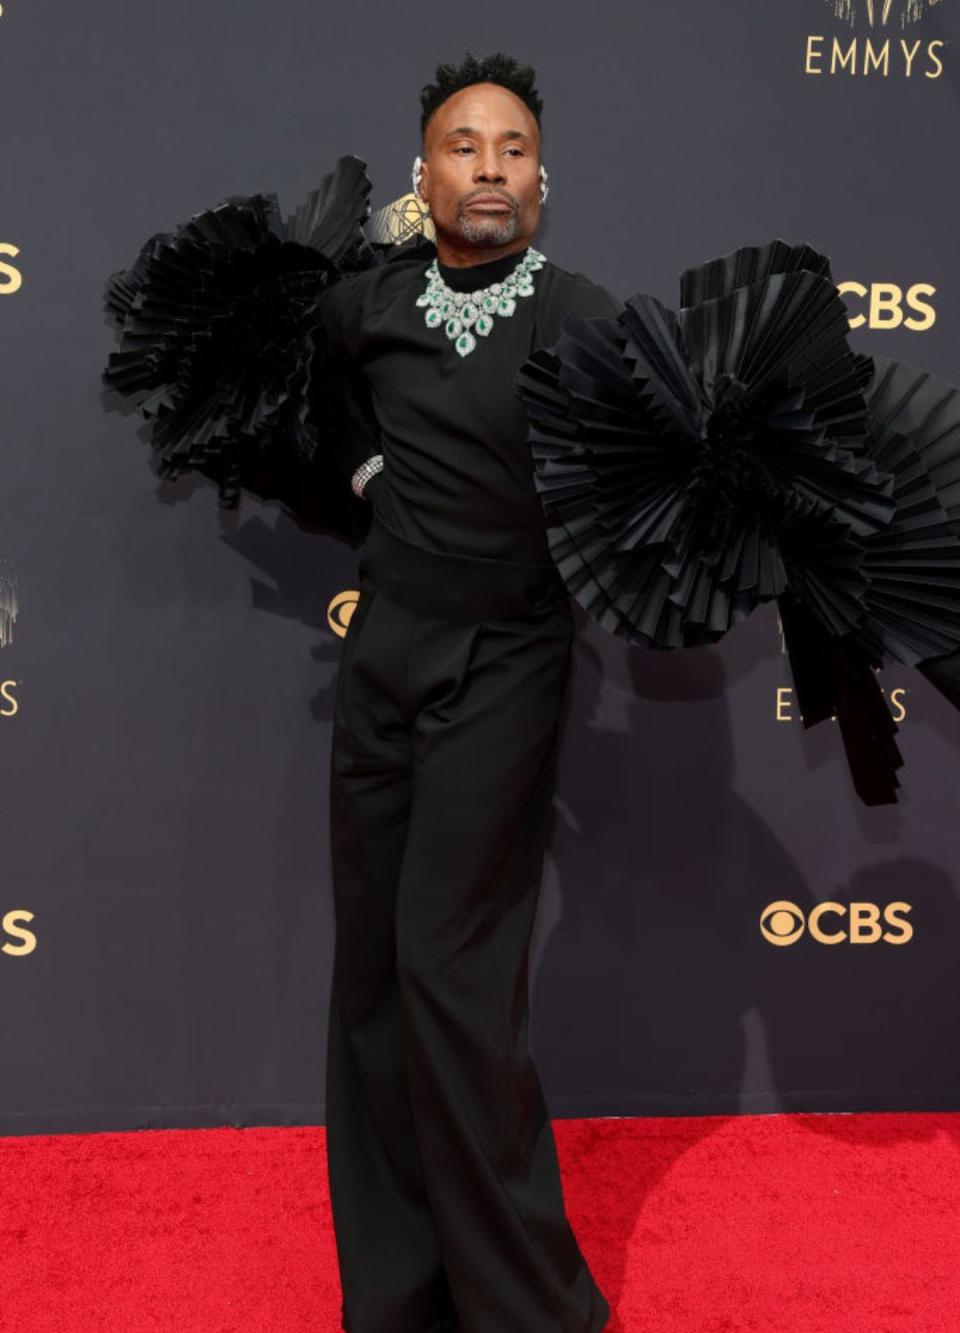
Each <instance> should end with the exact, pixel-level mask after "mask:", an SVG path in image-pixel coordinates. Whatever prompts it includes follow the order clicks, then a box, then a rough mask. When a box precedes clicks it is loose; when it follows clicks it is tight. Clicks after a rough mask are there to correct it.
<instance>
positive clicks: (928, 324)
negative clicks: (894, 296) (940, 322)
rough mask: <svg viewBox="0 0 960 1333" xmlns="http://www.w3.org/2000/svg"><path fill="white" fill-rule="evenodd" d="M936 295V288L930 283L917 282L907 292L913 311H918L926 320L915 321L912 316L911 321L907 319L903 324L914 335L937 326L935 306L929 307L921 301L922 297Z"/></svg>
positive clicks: (909, 304)
mask: <svg viewBox="0 0 960 1333" xmlns="http://www.w3.org/2000/svg"><path fill="white" fill-rule="evenodd" d="M936 294H937V289H936V287H931V285H930V283H929V282H915V283H914V284H913V286H912V287H911V288H910V289H909V291H908V292H907V305H908V306H909V307H910V309H911V310H916V311H917V312H918V314H921V315H925V316H926V318H925V319H914V318H913V317H912V316H911V317H910V318H909V319H905V320H904V321H903V322H904V324H906V326H907V328H908V329H912V330H913V331H914V333H923V332H924V331H925V330H926V329H930V328H932V327H933V326H934V324H936V322H937V312H936V310H934V308H933V306H932V305H929V304H928V303H927V302H926V301H921V300H920V299H919V298H920V297H921V296H936Z"/></svg>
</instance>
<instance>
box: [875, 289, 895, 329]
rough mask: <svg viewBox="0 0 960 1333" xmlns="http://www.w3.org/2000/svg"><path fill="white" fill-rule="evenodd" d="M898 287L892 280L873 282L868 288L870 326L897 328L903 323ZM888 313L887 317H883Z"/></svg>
mask: <svg viewBox="0 0 960 1333" xmlns="http://www.w3.org/2000/svg"><path fill="white" fill-rule="evenodd" d="M900 297H901V292H900V288H899V287H898V286H897V285H896V283H893V282H875V283H874V284H873V287H872V288H871V289H870V327H871V328H872V329H897V328H899V327H900V325H901V324H902V323H903V310H902V309H901V306H900ZM885 315H889V318H885V317H884V316H885Z"/></svg>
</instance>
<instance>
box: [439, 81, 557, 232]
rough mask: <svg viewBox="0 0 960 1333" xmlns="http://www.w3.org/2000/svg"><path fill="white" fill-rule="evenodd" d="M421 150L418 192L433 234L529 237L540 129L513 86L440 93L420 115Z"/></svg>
mask: <svg viewBox="0 0 960 1333" xmlns="http://www.w3.org/2000/svg"><path fill="white" fill-rule="evenodd" d="M423 156H424V164H423V175H422V177H421V181H420V192H421V194H422V196H423V198H424V199H425V200H426V202H427V203H428V204H429V206H430V217H431V219H432V221H433V225H434V227H435V228H436V231H437V237H438V240H441V241H445V242H446V243H447V244H448V245H450V246H453V247H456V248H463V247H464V246H468V247H470V246H477V247H483V248H492V247H494V246H503V245H508V244H510V243H511V242H524V241H525V242H529V240H530V238H531V237H532V236H533V235H534V233H535V232H536V230H537V226H538V224H539V221H540V177H539V171H540V131H539V129H538V127H537V122H536V119H535V118H534V116H533V113H532V112H531V111H530V109H529V108H528V107H527V106H526V105H525V103H524V102H522V101H521V100H520V98H519V97H517V96H516V94H515V93H512V92H510V90H509V89H508V88H502V87H501V86H500V85H499V84H496V83H475V84H472V85H471V86H470V87H469V88H462V89H461V90H460V91H459V92H457V93H454V94H453V95H452V96H451V97H448V98H447V100H446V101H445V102H443V103H442V104H441V105H440V106H439V107H438V108H437V110H436V111H435V112H434V113H433V115H432V116H431V117H430V120H429V121H428V122H427V128H426V132H425V134H424V153H423ZM491 196H493V198H491ZM515 248H518V249H519V248H520V247H519V245H517V246H515Z"/></svg>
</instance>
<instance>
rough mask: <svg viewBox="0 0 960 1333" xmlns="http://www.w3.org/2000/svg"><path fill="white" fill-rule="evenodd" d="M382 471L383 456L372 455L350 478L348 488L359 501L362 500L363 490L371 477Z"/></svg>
mask: <svg viewBox="0 0 960 1333" xmlns="http://www.w3.org/2000/svg"><path fill="white" fill-rule="evenodd" d="M382 471H383V454H374V455H373V456H372V457H371V458H368V459H367V460H366V461H365V462H363V463H361V464H360V466H359V467H358V468H357V470H356V472H354V474H353V476H352V477H351V478H350V488H351V490H352V491H353V493H354V495H356V496H357V497H358V498H359V499H363V488H364V486H366V484H367V482H368V481H369V480H370V478H371V477H375V476H376V474H377V473H378V472H382Z"/></svg>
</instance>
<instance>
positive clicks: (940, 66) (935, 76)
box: [924, 40, 946, 79]
mask: <svg viewBox="0 0 960 1333" xmlns="http://www.w3.org/2000/svg"><path fill="white" fill-rule="evenodd" d="M945 45H946V43H945V42H943V41H941V40H937V41H935V42H931V43H930V45H929V46H928V47H927V55H928V56H929V57H930V59H931V60H932V61H933V62H934V64H935V65H936V67H937V68H936V71H935V72H934V73H933V74H931V73H930V71H929V70H927V71H926V72H925V74H924V78H925V79H939V77H940V75H941V74H942V73H943V61H942V60H941V59H940V57H939V56H938V55H937V51H936V49H935V48H939V47H941V46H945Z"/></svg>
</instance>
